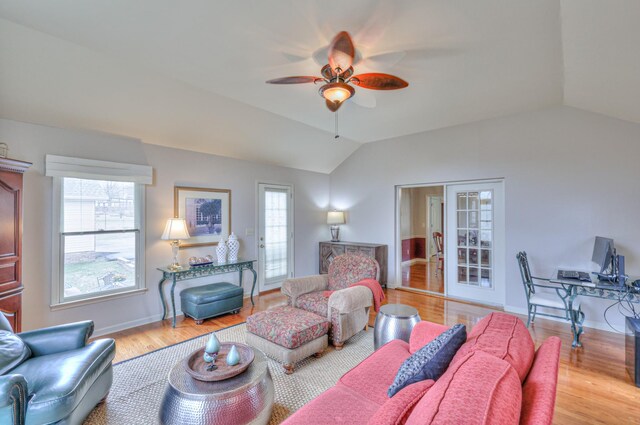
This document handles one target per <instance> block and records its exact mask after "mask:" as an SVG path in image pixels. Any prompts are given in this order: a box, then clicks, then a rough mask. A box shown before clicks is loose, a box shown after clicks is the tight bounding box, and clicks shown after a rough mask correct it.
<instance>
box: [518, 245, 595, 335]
mask: <svg viewBox="0 0 640 425" xmlns="http://www.w3.org/2000/svg"><path fill="white" fill-rule="evenodd" d="M516 258H517V259H518V266H519V267H520V274H521V275H522V284H523V285H524V293H525V294H526V296H527V315H528V317H527V327H529V324H531V323H533V321H534V320H535V318H536V314H539V315H540V316H547V317H556V318H558V319H564V320H567V321H570V320H571V316H570V314H571V312H570V311H569V303H568V302H567V300H568V298H569V296H570V295H571V292H570V291H567V290H566V289H565V288H563V287H559V286H557V285H552V284H544V283H536V281H540V282H549V279H543V278H539V277H535V276H532V275H531V269H529V260H528V259H527V253H526V252H524V251H521V252H519V253H518V255H517V256H516ZM536 288H549V289H554V290H555V291H556V294H555V295H554V294H552V293H548V292H541V291H540V292H536ZM538 307H543V308H548V309H554V310H562V312H563V313H564V314H550V313H538V312H537V308H538ZM573 314H574V320H575V322H576V324H578V325H582V322H583V321H584V313H583V312H582V310H581V308H580V301H579V300H575V301H574V302H573Z"/></svg>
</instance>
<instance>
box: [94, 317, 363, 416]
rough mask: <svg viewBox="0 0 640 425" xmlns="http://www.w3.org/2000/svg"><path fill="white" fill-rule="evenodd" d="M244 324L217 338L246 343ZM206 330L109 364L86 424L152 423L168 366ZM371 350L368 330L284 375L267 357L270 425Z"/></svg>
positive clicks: (200, 341) (195, 345) (200, 343)
mask: <svg viewBox="0 0 640 425" xmlns="http://www.w3.org/2000/svg"><path fill="white" fill-rule="evenodd" d="M245 330H246V327H245V324H244V323H243V324H240V325H236V326H232V327H230V328H226V329H223V330H220V331H218V332H217V335H218V338H219V339H220V341H223V342H224V341H235V342H245V338H244V334H245ZM207 338H208V335H203V336H201V337H198V338H194V339H191V340H188V341H184V342H181V343H179V344H176V345H171V346H169V347H166V348H162V349H160V350H157V351H153V352H151V353H148V354H145V355H142V356H140V357H135V358H133V359H130V360H126V361H124V362H121V363H118V364H116V365H114V367H113V374H114V376H113V386H112V387H111V392H110V393H109V397H108V398H107V401H106V403H103V404H101V405H99V406H98V407H96V408H95V409H94V410H93V412H91V414H90V415H89V417H88V418H87V420H86V421H85V425H104V424H114V425H115V424H117V425H120V424H127V425H134V424H157V423H158V413H159V411H160V403H161V401H162V396H163V395H164V390H165V386H166V382H167V375H168V374H169V371H170V370H171V368H172V367H173V366H174V365H175V364H176V363H177V362H179V361H181V360H182V359H183V358H184V357H186V356H188V355H189V354H191V353H192V352H193V351H195V350H197V349H198V348H200V347H203V346H204V344H205V342H206V340H207ZM371 353H373V330H372V329H369V330H368V331H367V332H360V333H359V334H358V335H356V336H354V337H353V338H351V339H350V340H349V341H347V343H346V344H345V345H344V348H343V349H342V350H340V351H336V350H334V349H333V347H331V346H329V348H328V349H327V350H326V351H325V354H324V355H323V356H322V357H320V358H314V357H310V358H308V359H306V360H304V361H302V362H300V363H298V364H297V365H296V370H295V373H293V374H292V375H285V373H284V371H283V369H282V366H281V365H280V364H279V363H277V362H276V361H274V360H271V359H269V370H270V372H271V377H272V378H273V383H274V386H275V392H276V394H275V404H274V406H273V413H272V415H271V422H270V425H274V424H279V423H281V422H282V421H284V420H285V419H286V418H287V417H288V416H289V415H291V413H293V412H295V411H296V410H298V409H299V408H301V407H302V406H304V405H305V404H306V403H307V402H309V401H310V400H312V399H313V398H315V397H317V396H318V395H319V394H320V393H322V392H323V391H325V390H327V389H328V388H330V387H332V386H333V385H335V383H336V382H338V379H340V377H341V376H342V375H344V374H345V373H346V372H347V371H349V370H350V369H352V368H353V367H355V366H356V365H357V364H358V363H360V362H361V361H362V360H364V359H365V358H366V357H367V356H369V355H370V354H371Z"/></svg>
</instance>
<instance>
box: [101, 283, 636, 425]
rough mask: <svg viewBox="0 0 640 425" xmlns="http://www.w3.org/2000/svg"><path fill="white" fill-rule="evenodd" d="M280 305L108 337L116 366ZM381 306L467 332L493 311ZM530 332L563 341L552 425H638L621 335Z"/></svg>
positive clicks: (559, 327)
mask: <svg viewBox="0 0 640 425" xmlns="http://www.w3.org/2000/svg"><path fill="white" fill-rule="evenodd" d="M284 302H285V299H284V297H283V296H282V295H280V293H277V292H275V293H270V294H265V295H261V296H259V297H256V306H255V307H251V303H250V302H249V301H248V300H245V306H244V308H243V309H242V310H241V311H240V313H239V314H236V315H226V316H224V317H221V318H217V319H210V320H207V321H205V322H204V324H202V325H200V326H196V325H195V324H194V322H193V320H191V319H186V320H183V319H182V318H178V324H177V326H176V328H175V329H172V328H171V322H170V321H169V320H165V321H163V322H157V323H153V324H149V325H145V326H141V327H138V328H134V329H130V330H126V331H122V332H118V333H115V334H113V335H110V336H111V337H113V338H115V339H116V341H117V342H116V347H117V350H116V361H122V360H125V359H128V358H131V357H135V356H138V355H141V354H144V353H147V352H149V351H151V350H155V349H158V348H162V347H165V346H167V345H171V344H175V343H177V342H180V341H183V340H186V339H189V338H192V337H194V336H198V335H202V334H204V333H207V332H211V331H214V330H217V329H221V328H224V327H227V326H230V325H234V324H237V323H241V322H244V321H245V319H246V317H247V316H249V315H251V314H252V313H254V312H256V311H260V310H264V309H266V308H269V307H272V306H275V305H279V304H284ZM386 302H388V303H403V304H408V305H412V306H414V307H416V308H417V309H418V310H419V312H420V316H421V317H422V319H423V320H429V321H432V322H436V323H442V324H445V325H450V326H451V325H454V324H456V323H463V324H465V325H467V326H469V327H472V326H473V325H474V324H475V323H477V322H478V321H479V320H480V319H481V318H482V317H483V316H484V315H486V314H488V313H490V312H491V311H493V310H491V309H489V308H485V307H481V306H476V305H471V304H466V303H460V302H455V301H450V300H446V299H444V298H443V297H437V296H429V295H425V294H420V293H415V292H410V291H401V290H393V289H389V290H387V301H386ZM374 319H375V316H374V315H373V314H372V316H371V319H370V324H372V325H373V322H374ZM530 331H531V335H532V337H533V339H534V341H535V343H536V347H537V346H539V345H540V343H541V342H542V341H543V340H544V339H545V338H547V337H549V336H551V335H557V336H559V337H560V338H562V342H563V346H562V352H561V356H560V372H559V383H558V395H557V400H556V412H555V417H554V423H555V424H640V388H636V387H635V386H634V385H633V384H632V383H631V379H630V378H629V377H628V375H627V374H626V371H625V367H624V336H623V335H619V334H615V333H611V332H604V331H599V330H594V329H587V330H586V332H585V334H584V335H583V340H582V341H583V345H584V347H582V348H579V349H572V348H571V333H570V330H569V327H568V325H567V324H565V323H560V322H555V321H550V320H546V319H536V323H535V324H533V325H532V327H531V330H530ZM368 332H371V330H369V331H368ZM347 344H348V342H347Z"/></svg>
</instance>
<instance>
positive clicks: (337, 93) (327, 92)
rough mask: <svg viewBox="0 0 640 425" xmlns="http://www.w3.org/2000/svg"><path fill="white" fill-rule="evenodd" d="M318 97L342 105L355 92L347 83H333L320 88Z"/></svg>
mask: <svg viewBox="0 0 640 425" xmlns="http://www.w3.org/2000/svg"><path fill="white" fill-rule="evenodd" d="M319 91H320V96H322V97H324V98H325V99H327V100H328V101H330V102H338V103H342V102H344V101H345V100H347V99H349V98H350V97H351V96H353V95H354V94H355V92H356V91H355V90H354V89H353V87H351V86H350V85H349V84H347V83H343V82H335V83H329V84H325V85H324V86H322V87H320V90H319Z"/></svg>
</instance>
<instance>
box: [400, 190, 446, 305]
mask: <svg viewBox="0 0 640 425" xmlns="http://www.w3.org/2000/svg"><path fill="white" fill-rule="evenodd" d="M444 191H445V188H444V186H443V185H434V186H412V187H401V188H400V211H399V219H400V223H399V224H400V244H401V247H402V248H401V262H400V269H401V276H402V279H401V286H402V287H405V288H411V289H418V290H422V291H426V292H429V293H434V294H439V295H443V294H444V292H445V291H444V274H445V273H444V261H445V256H444V238H445V226H444V217H445V210H444V208H445V204H444V199H445V197H444Z"/></svg>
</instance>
